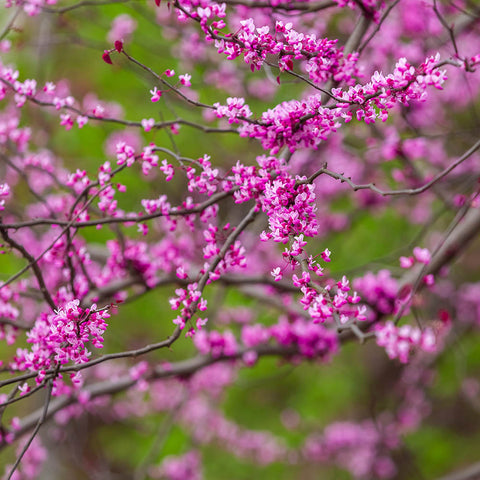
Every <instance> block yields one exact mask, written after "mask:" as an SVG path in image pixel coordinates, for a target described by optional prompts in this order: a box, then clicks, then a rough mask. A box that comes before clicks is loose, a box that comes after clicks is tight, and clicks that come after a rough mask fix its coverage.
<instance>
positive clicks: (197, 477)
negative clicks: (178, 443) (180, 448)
mask: <svg viewBox="0 0 480 480" xmlns="http://www.w3.org/2000/svg"><path fill="white" fill-rule="evenodd" d="M151 473H152V474H153V475H152V476H153V478H163V479H165V480H202V479H203V475H202V469H201V462H200V454H199V453H198V452H197V451H196V450H191V451H189V452H187V453H185V454H184V455H177V456H168V457H165V458H164V460H163V461H162V464H161V465H160V466H159V467H158V468H156V469H155V470H153V471H152V472H151Z"/></svg>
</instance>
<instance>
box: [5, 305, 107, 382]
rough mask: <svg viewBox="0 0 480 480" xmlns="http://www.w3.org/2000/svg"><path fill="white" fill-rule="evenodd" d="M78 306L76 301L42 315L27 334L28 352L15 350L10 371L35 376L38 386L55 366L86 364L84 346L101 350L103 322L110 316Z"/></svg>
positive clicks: (103, 330)
mask: <svg viewBox="0 0 480 480" xmlns="http://www.w3.org/2000/svg"><path fill="white" fill-rule="evenodd" d="M79 305H80V301H79V300H72V301H70V302H67V303H66V304H65V305H64V306H63V307H60V308H59V309H58V310H56V311H55V312H54V313H42V314H41V315H40V317H39V318H38V319H37V320H36V322H35V324H34V326H33V327H32V329H31V330H30V331H29V332H28V333H27V342H28V343H31V344H32V347H31V349H30V350H28V349H26V348H23V349H22V348H19V349H17V353H16V356H15V359H14V360H13V361H12V362H11V363H10V368H11V369H12V370H15V371H25V370H27V371H32V372H38V376H37V378H36V380H37V382H39V383H40V382H41V381H42V380H43V378H44V376H45V371H46V370H48V369H50V368H53V367H55V366H56V365H65V364H67V363H69V362H73V363H74V364H81V363H86V362H88V359H89V356H90V355H91V352H90V351H89V349H88V347H87V344H88V343H91V344H92V346H94V347H95V348H102V347H103V333H104V332H105V330H106V328H107V324H106V323H105V320H106V319H107V318H109V317H110V314H109V313H108V311H107V309H101V310H97V306H96V305H95V304H93V305H92V306H91V307H90V308H86V309H83V308H81V307H80V306H79Z"/></svg>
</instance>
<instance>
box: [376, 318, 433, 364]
mask: <svg viewBox="0 0 480 480" xmlns="http://www.w3.org/2000/svg"><path fill="white" fill-rule="evenodd" d="M375 335H376V337H377V344H378V345H379V346H381V347H384V348H385V351H386V352H387V355H388V356H389V357H390V358H392V359H393V358H398V359H399V360H400V361H401V362H402V363H407V362H408V360H409V356H410V353H411V352H412V350H414V349H416V348H417V349H421V350H423V351H425V352H435V351H436V350H437V347H438V345H437V341H436V335H435V333H434V331H433V330H432V329H431V328H429V327H426V328H424V329H423V330H421V329H420V328H419V327H413V326H412V325H408V324H407V325H402V326H401V327H397V326H396V325H395V324H394V323H393V322H392V321H388V322H385V323H384V324H382V325H376V327H375Z"/></svg>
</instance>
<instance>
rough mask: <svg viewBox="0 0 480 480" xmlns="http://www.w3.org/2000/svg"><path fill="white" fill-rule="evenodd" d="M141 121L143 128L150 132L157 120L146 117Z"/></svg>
mask: <svg viewBox="0 0 480 480" xmlns="http://www.w3.org/2000/svg"><path fill="white" fill-rule="evenodd" d="M152 101H153V100H152ZM141 123H142V127H143V129H144V130H145V131H146V132H149V131H150V130H151V129H152V128H153V126H154V125H155V120H154V119H153V118H149V119H146V118H144V119H143V120H142V122H141Z"/></svg>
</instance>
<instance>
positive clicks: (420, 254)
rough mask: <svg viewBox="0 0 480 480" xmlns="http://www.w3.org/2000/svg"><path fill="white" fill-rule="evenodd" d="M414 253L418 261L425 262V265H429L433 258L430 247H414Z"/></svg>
mask: <svg viewBox="0 0 480 480" xmlns="http://www.w3.org/2000/svg"><path fill="white" fill-rule="evenodd" d="M413 255H414V256H415V258H416V259H417V262H420V263H424V264H425V265H428V264H429V263H430V260H431V259H432V257H431V255H430V251H429V250H428V248H420V247H415V248H414V249H413Z"/></svg>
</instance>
